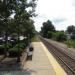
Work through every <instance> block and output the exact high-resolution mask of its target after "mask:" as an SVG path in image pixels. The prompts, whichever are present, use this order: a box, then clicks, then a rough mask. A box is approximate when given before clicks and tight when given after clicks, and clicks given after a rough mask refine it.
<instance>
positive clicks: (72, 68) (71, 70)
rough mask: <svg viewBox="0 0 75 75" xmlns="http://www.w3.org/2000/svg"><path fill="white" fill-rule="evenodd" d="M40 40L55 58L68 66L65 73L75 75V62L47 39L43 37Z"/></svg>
mask: <svg viewBox="0 0 75 75" xmlns="http://www.w3.org/2000/svg"><path fill="white" fill-rule="evenodd" d="M40 39H41V41H42V42H43V43H44V44H45V46H46V47H47V48H48V50H49V51H50V52H51V53H52V54H53V55H54V57H55V58H56V59H57V60H58V61H60V62H61V63H62V64H63V65H64V66H66V70H65V71H66V72H67V73H68V75H75V60H74V59H73V58H72V57H71V56H69V55H68V54H66V53H65V52H63V51H62V50H61V49H59V48H57V47H56V46H54V45H53V44H51V43H50V42H48V41H47V40H46V39H44V38H42V37H40ZM62 67H63V66H62Z"/></svg>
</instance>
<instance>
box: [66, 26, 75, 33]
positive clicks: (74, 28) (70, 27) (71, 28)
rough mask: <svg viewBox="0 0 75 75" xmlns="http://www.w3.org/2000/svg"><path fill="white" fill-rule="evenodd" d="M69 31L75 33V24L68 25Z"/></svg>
mask: <svg viewBox="0 0 75 75" xmlns="http://www.w3.org/2000/svg"><path fill="white" fill-rule="evenodd" d="M67 32H68V33H69V34H71V33H75V26H73V25H71V26H68V27H67Z"/></svg>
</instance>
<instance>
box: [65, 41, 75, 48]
mask: <svg viewBox="0 0 75 75" xmlns="http://www.w3.org/2000/svg"><path fill="white" fill-rule="evenodd" d="M64 43H65V44H67V45H68V46H69V47H73V48H75V40H67V41H65V42H64Z"/></svg>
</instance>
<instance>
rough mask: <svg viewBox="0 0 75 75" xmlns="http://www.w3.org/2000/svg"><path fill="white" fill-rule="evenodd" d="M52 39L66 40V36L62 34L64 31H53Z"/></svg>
mask: <svg viewBox="0 0 75 75" xmlns="http://www.w3.org/2000/svg"><path fill="white" fill-rule="evenodd" d="M53 39H54V40H57V41H65V40H67V36H66V35H65V34H64V32H62V31H60V32H55V33H53Z"/></svg>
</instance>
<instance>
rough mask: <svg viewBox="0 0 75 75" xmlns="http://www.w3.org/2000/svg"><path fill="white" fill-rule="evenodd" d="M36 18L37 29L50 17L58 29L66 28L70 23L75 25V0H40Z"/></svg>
mask: <svg viewBox="0 0 75 75" xmlns="http://www.w3.org/2000/svg"><path fill="white" fill-rule="evenodd" d="M36 14H38V16H37V17H36V18H34V21H35V23H34V24H35V27H36V30H37V31H39V30H40V28H41V26H42V23H43V22H45V21H47V20H48V19H49V20H51V21H52V23H53V24H54V26H55V27H56V30H65V29H66V28H67V26H69V25H75V0H38V2H37V7H36Z"/></svg>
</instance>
